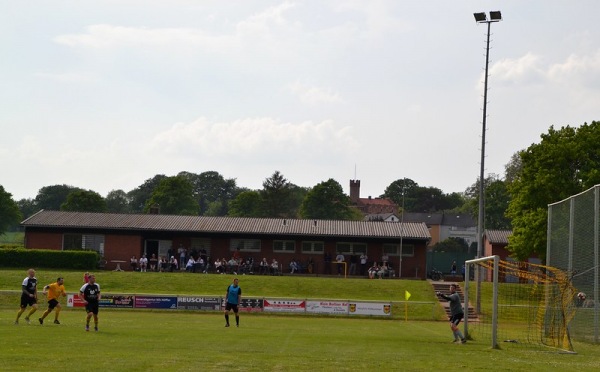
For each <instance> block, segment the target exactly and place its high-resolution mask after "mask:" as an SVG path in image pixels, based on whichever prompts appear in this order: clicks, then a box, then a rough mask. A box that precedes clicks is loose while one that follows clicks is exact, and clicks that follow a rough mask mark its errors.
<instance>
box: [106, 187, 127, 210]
mask: <svg viewBox="0 0 600 372" xmlns="http://www.w3.org/2000/svg"><path fill="white" fill-rule="evenodd" d="M106 208H107V210H108V211H109V212H111V213H127V212H129V198H128V197H127V193H126V192H125V191H123V190H112V191H110V192H109V193H108V195H106Z"/></svg>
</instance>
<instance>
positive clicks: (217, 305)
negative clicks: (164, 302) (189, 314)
mask: <svg viewBox="0 0 600 372" xmlns="http://www.w3.org/2000/svg"><path fill="white" fill-rule="evenodd" d="M177 308H178V309H180V310H221V297H196V296H187V297H177Z"/></svg>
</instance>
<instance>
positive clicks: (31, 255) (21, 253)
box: [0, 248, 100, 270]
mask: <svg viewBox="0 0 600 372" xmlns="http://www.w3.org/2000/svg"><path fill="white" fill-rule="evenodd" d="M99 259H100V257H99V256H98V253H96V252H93V251H53V250H48V249H21V248H0V267H14V268H18V267H22V268H28V267H36V268H46V269H73V270H95V269H96V268H97V265H98V261H99Z"/></svg>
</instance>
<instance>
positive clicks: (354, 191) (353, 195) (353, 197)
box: [350, 180, 360, 204]
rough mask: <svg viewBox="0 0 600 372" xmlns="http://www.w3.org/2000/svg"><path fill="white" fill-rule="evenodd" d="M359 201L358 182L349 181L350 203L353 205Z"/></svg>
mask: <svg viewBox="0 0 600 372" xmlns="http://www.w3.org/2000/svg"><path fill="white" fill-rule="evenodd" d="M358 199H360V180H350V201H351V202H352V203H354V204H356V203H358Z"/></svg>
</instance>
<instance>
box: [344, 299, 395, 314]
mask: <svg viewBox="0 0 600 372" xmlns="http://www.w3.org/2000/svg"><path fill="white" fill-rule="evenodd" d="M348 310H349V311H348V312H349V314H350V315H378V316H391V315H392V304H391V303H389V302H388V303H381V302H350V303H349V304H348Z"/></svg>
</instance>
